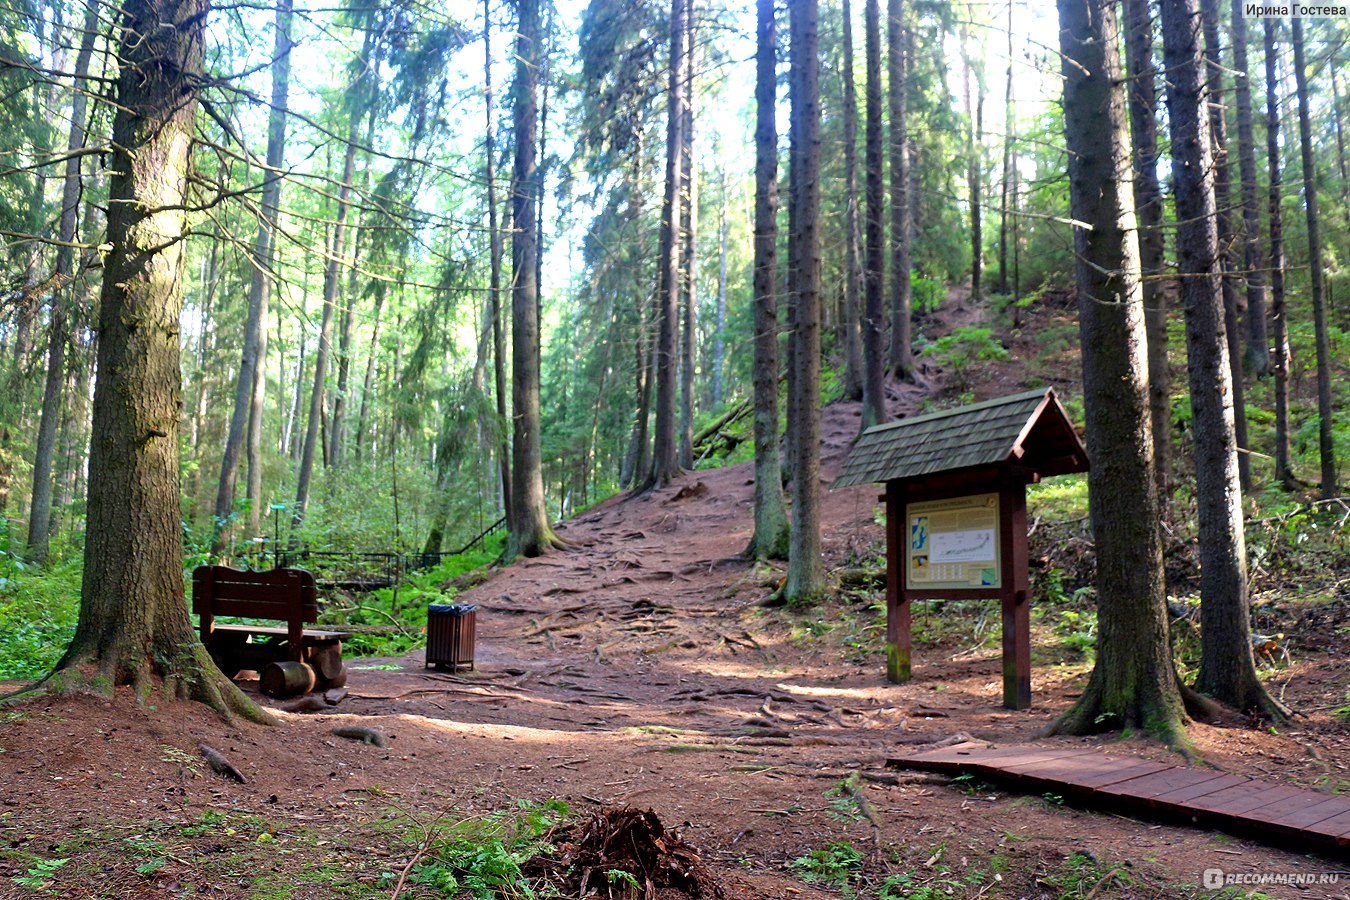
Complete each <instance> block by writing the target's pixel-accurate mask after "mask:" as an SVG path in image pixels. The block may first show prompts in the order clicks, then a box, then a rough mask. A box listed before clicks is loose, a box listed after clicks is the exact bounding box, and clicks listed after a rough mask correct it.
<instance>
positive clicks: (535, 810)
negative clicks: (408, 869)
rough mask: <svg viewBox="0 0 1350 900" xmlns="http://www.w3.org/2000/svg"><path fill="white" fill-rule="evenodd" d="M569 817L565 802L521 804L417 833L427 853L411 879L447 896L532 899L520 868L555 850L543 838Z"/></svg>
mask: <svg viewBox="0 0 1350 900" xmlns="http://www.w3.org/2000/svg"><path fill="white" fill-rule="evenodd" d="M567 813H568V809H567V804H565V803H563V802H562V801H561V800H547V801H544V802H543V803H534V802H530V801H526V800H520V801H517V804H516V808H515V809H512V810H506V811H503V812H497V813H492V814H490V815H487V816H483V817H479V818H472V819H464V820H462V821H459V822H455V823H453V824H449V825H445V824H442V823H436V824H434V825H432V826H430V827H428V828H426V829H425V832H424V833H422V834H417V835H415V837H416V839H417V841H418V843H419V844H420V845H421V846H422V847H423V848H424V853H423V856H422V859H421V861H420V862H419V863H418V864H417V865H416V866H414V867H413V869H412V873H411V875H412V877H411V880H412V881H413V882H414V883H416V884H419V885H422V886H423V887H427V888H430V889H432V890H435V891H438V892H444V894H445V895H447V896H461V894H459V893H457V892H463V894H462V896H471V897H474V898H479V900H494V898H504V897H505V898H533V897H534V896H535V893H534V890H533V889H532V888H531V887H530V885H529V882H528V881H527V880H526V878H525V876H524V874H523V873H522V872H521V866H523V865H524V864H525V863H527V862H529V861H530V860H531V859H533V858H534V857H535V856H538V855H539V854H540V853H546V852H549V851H550V850H552V849H553V848H552V845H550V844H549V843H548V842H547V841H546V840H544V835H545V834H547V833H548V832H549V831H550V830H551V829H552V828H554V827H555V826H556V825H558V824H559V823H561V822H562V820H563V819H564V818H565V817H566V816H567Z"/></svg>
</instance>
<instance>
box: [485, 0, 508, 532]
mask: <svg viewBox="0 0 1350 900" xmlns="http://www.w3.org/2000/svg"><path fill="white" fill-rule="evenodd" d="M483 119H484V130H483V155H484V158H485V162H484V166H485V171H484V173H483V178H484V180H485V181H486V182H487V203H488V252H489V269H488V299H489V302H490V305H491V307H492V383H493V388H494V393H495V395H496V396H495V398H494V399H495V400H496V403H497V421H498V423H499V427H500V428H501V429H502V437H501V441H500V442H499V443H498V447H497V470H498V473H499V477H500V479H501V491H502V509H504V510H505V511H506V530H507V531H508V532H509V531H510V530H511V521H512V516H513V515H514V505H513V504H512V502H511V493H512V492H511V438H510V435H509V433H508V431H507V429H506V337H505V329H504V328H503V327H502V233H501V229H500V228H498V225H497V219H498V215H497V136H496V128H497V123H496V121H495V119H494V117H493V112H492V15H491V0H483Z"/></svg>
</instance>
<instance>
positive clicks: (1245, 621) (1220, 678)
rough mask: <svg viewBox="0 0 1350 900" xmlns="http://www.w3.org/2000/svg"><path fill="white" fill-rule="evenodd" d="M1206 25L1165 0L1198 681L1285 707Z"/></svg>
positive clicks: (1192, 1)
mask: <svg viewBox="0 0 1350 900" xmlns="http://www.w3.org/2000/svg"><path fill="white" fill-rule="evenodd" d="M1200 32H1201V15H1200V9H1199V3H1198V0H1174V2H1169V3H1164V4H1163V5H1162V35H1163V59H1164V64H1165V66H1166V70H1167V73H1168V77H1167V82H1166V83H1167V104H1168V120H1169V126H1170V131H1171V138H1172V171H1173V173H1174V175H1173V177H1174V179H1175V185H1176V186H1175V195H1176V215H1177V222H1178V225H1177V259H1178V273H1179V275H1180V276H1181V302H1182V308H1183V309H1184V310H1185V314H1186V355H1187V374H1188V376H1189V382H1190V389H1191V412H1192V422H1193V427H1192V432H1193V434H1194V442H1195V470H1196V479H1195V481H1196V484H1195V496H1196V506H1197V509H1198V516H1197V518H1198V525H1199V540H1200V609H1201V612H1200V617H1201V654H1202V655H1201V661H1200V673H1199V676H1198V678H1197V680H1196V689H1197V690H1199V691H1201V692H1202V693H1205V694H1208V695H1210V696H1211V697H1213V698H1214V699H1216V700H1219V701H1220V702H1223V703H1227V704H1229V705H1230V706H1233V707H1235V708H1237V709H1241V710H1244V711H1247V710H1252V709H1261V710H1265V711H1271V712H1275V711H1277V710H1278V706H1277V704H1275V702H1274V701H1273V700H1272V699H1271V698H1270V697H1269V696H1268V695H1267V694H1266V692H1265V688H1264V687H1262V685H1261V682H1260V680H1259V679H1258V678H1257V677H1256V667H1255V664H1254V663H1253V660H1252V649H1251V626H1250V621H1249V608H1248V600H1247V553H1246V541H1245V537H1244V535H1243V526H1242V489H1241V486H1240V485H1239V483H1238V466H1237V444H1236V440H1235V435H1234V426H1233V418H1234V417H1233V394H1232V381H1231V372H1232V370H1231V368H1230V366H1229V363H1228V342H1227V338H1226V335H1225V333H1224V304H1223V299H1222V285H1221V284H1220V281H1221V278H1222V272H1221V270H1220V267H1219V248H1218V229H1217V222H1216V217H1215V206H1214V203H1215V201H1214V188H1213V178H1214V174H1213V173H1214V169H1213V158H1212V156H1211V148H1212V144H1211V142H1210V135H1209V117H1208V115H1207V114H1206V104H1207V102H1208V96H1207V92H1206V88H1205V65H1206V64H1205V59H1204V57H1203V56H1202V55H1201V47H1200Z"/></svg>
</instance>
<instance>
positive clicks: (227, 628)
mask: <svg viewBox="0 0 1350 900" xmlns="http://www.w3.org/2000/svg"><path fill="white" fill-rule="evenodd" d="M211 630H212V632H213V633H216V634H219V633H221V632H229V633H232V634H259V635H264V636H266V637H289V635H290V631H289V630H288V629H286V628H278V627H277V626H275V625H213V626H212V627H211ZM304 637H305V643H309V642H311V641H315V642H324V641H345V640H347V639H349V638H350V637H351V632H348V631H316V630H315V629H313V628H306V629H305V630H304Z"/></svg>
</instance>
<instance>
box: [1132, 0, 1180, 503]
mask: <svg viewBox="0 0 1350 900" xmlns="http://www.w3.org/2000/svg"><path fill="white" fill-rule="evenodd" d="M1125 28H1126V34H1125V62H1126V67H1127V69H1128V78H1129V82H1128V83H1129V106H1130V126H1131V127H1130V134H1131V137H1132V140H1133V145H1134V153H1133V155H1132V158H1133V160H1134V207H1135V213H1136V217H1137V219H1138V224H1139V263H1140V272H1141V278H1142V281H1143V293H1144V330H1145V332H1146V333H1147V336H1148V406H1149V416H1150V418H1151V420H1152V426H1153V427H1152V432H1153V473H1154V478H1155V480H1156V481H1157V482H1158V500H1159V502H1160V503H1161V504H1162V505H1163V506H1166V505H1167V503H1168V498H1169V497H1170V496H1171V491H1170V490H1169V488H1168V485H1169V484H1170V482H1171V460H1172V376H1171V370H1170V366H1169V364H1168V353H1167V292H1166V291H1164V290H1163V268H1164V265H1165V263H1164V261H1163V252H1164V247H1163V193H1162V188H1161V187H1160V186H1159V185H1158V87H1157V69H1156V67H1155V66H1154V63H1153V21H1152V19H1151V18H1150V13H1149V8H1148V0H1125Z"/></svg>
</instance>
